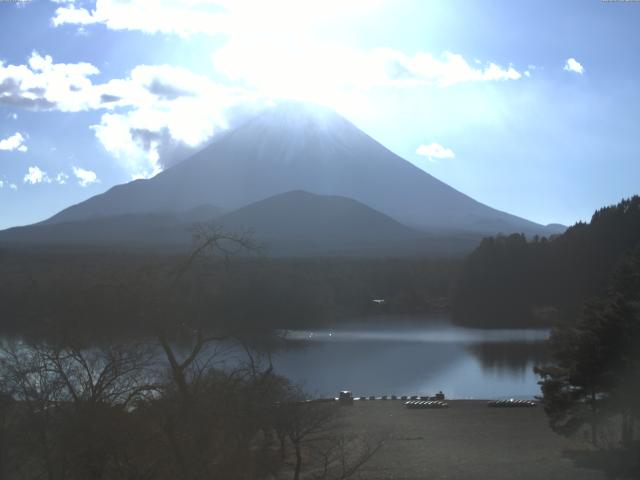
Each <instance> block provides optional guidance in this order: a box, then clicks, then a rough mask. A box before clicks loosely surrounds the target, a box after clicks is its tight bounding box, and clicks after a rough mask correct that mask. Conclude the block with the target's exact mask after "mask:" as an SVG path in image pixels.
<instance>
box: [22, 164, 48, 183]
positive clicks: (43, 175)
mask: <svg viewBox="0 0 640 480" xmlns="http://www.w3.org/2000/svg"><path fill="white" fill-rule="evenodd" d="M23 182H24V183H30V184H31V185H35V184H36V183H51V179H50V178H49V176H48V175H47V172H44V171H42V170H40V168H39V167H29V171H28V172H27V173H26V175H25V176H24V179H23Z"/></svg>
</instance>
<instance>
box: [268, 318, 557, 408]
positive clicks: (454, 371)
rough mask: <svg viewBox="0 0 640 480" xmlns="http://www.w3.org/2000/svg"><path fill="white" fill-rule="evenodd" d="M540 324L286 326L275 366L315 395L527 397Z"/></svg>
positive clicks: (543, 333) (540, 342)
mask: <svg viewBox="0 0 640 480" xmlns="http://www.w3.org/2000/svg"><path fill="white" fill-rule="evenodd" d="M548 334H549V332H548V331H547V330H478V329H466V328H462V327H456V326H452V325H450V324H447V323H444V322H439V323H436V324H433V323H431V324H428V323H424V321H423V322H422V323H420V324H416V323H415V322H411V323H409V322H402V323H399V322H394V323H393V326H392V327H389V322H388V320H387V321H386V322H385V323H384V324H383V325H382V326H380V325H377V326H376V325H371V324H370V323H368V324H367V325H363V326H360V327H354V326H351V327H348V328H346V327H344V328H336V329H331V330H328V329H327V330H318V331H295V332H287V336H288V338H289V342H288V343H289V347H290V348H288V349H287V350H286V351H284V352H281V353H279V354H278V355H276V357H275V358H274V364H275V367H276V369H277V370H278V371H279V372H280V373H282V374H284V375H286V376H288V377H290V378H291V379H293V380H294V381H297V382H301V383H303V384H304V385H305V386H306V388H307V390H309V391H311V392H313V393H316V394H318V395H335V394H336V392H337V391H339V390H342V389H347V390H352V391H353V392H354V394H356V395H384V394H389V395H394V394H395V395H407V394H408V395H411V394H433V393H435V392H437V391H438V390H442V391H443V392H444V393H445V394H446V395H447V396H448V397H449V398H487V399H489V398H498V397H514V398H530V397H532V396H534V395H537V394H538V393H539V388H538V385H537V378H536V376H535V375H534V373H533V366H534V365H535V364H536V363H539V362H541V361H543V360H544V358H545V357H544V351H545V348H544V346H545V343H544V340H545V339H546V338H547V337H548Z"/></svg>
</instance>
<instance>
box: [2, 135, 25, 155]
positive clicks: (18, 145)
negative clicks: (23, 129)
mask: <svg viewBox="0 0 640 480" xmlns="http://www.w3.org/2000/svg"><path fill="white" fill-rule="evenodd" d="M24 140H25V138H24V137H23V136H22V134H21V133H20V132H16V133H14V134H13V135H11V136H10V137H7V138H4V139H1V140H0V150H5V151H9V152H11V151H14V150H17V151H18V152H26V151H27V150H28V148H27V146H26V145H25V144H24Z"/></svg>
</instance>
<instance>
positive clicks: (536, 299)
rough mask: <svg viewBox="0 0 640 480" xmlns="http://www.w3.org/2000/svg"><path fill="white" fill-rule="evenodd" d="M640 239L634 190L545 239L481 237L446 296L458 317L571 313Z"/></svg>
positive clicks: (512, 320) (555, 317)
mask: <svg viewBox="0 0 640 480" xmlns="http://www.w3.org/2000/svg"><path fill="white" fill-rule="evenodd" d="M638 245H640V196H634V197H632V198H630V199H627V200H623V201H621V202H620V203H618V204H617V205H613V206H609V207H605V208H602V209H600V210H598V211H596V212H595V213H594V215H593V217H592V218H591V222H590V223H577V224H576V225H574V226H573V227H570V228H569V229H568V230H567V231H566V232H565V233H564V234H562V235H558V236H556V237H552V238H551V239H547V238H544V237H543V238H539V237H534V238H533V239H532V240H530V241H528V240H527V239H526V238H525V237H524V236H523V235H519V234H514V235H510V236H498V237H489V238H485V239H484V240H483V241H482V242H481V244H480V246H479V247H478V248H477V249H476V250H475V251H474V252H473V253H472V254H471V255H469V256H468V257H467V259H466V260H465V262H464V264H463V266H462V269H461V272H460V274H459V278H458V280H457V286H456V289H455V295H454V298H453V310H454V318H455V320H456V322H457V323H461V324H466V325H477V326H506V325H514V324H515V325H540V326H548V325H553V324H555V323H557V322H558V321H564V320H570V319H572V318H575V317H577V316H578V313H579V309H580V308H581V305H582V304H583V302H585V301H586V300H587V299H590V298H592V297H595V296H598V295H601V294H602V293H603V292H604V291H605V289H606V288H607V286H608V284H609V282H610V277H611V275H612V273H613V272H614V271H615V269H616V267H617V265H618V263H619V262H621V261H622V259H623V258H624V256H625V255H626V254H628V252H630V251H631V250H632V249H634V247H635V248H637V246H638Z"/></svg>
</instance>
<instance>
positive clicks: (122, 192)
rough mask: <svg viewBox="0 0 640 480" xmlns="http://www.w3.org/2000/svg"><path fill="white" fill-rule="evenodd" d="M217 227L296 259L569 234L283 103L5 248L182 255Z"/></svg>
mask: <svg viewBox="0 0 640 480" xmlns="http://www.w3.org/2000/svg"><path fill="white" fill-rule="evenodd" d="M223 213H224V214H225V215H223ZM211 220H215V221H216V223H219V224H220V225H222V226H225V227H227V226H228V227H229V228H232V227H233V228H240V229H244V230H251V231H253V232H254V233H255V235H256V237H257V238H256V240H258V241H261V242H263V243H265V244H268V246H269V247H270V253H272V254H275V255H293V256H299V255H308V254H311V255H316V254H321V255H335V254H337V255H342V254H347V255H380V254H384V255H394V254H400V255H407V254H426V255H430V254H443V255H460V254H462V253H466V252H469V251H471V249H472V248H473V247H474V246H475V245H477V242H479V241H480V239H481V238H482V237H483V236H486V235H495V234H498V233H503V234H510V233H513V232H522V233H525V234H527V235H533V234H540V235H547V234H550V233H556V232H557V231H561V230H562V226H547V227H545V226H542V225H538V224H536V223H533V222H530V221H528V220H525V219H522V218H519V217H516V216H514V215H510V214H508V213H505V212H501V211H498V210H495V209H493V208H490V207H488V206H486V205H483V204H481V203H479V202H477V201H475V200H473V199H472V198H470V197H468V196H466V195H464V194H463V193H461V192H459V191H457V190H455V189H453V188H451V187H450V186H448V185H446V184H444V183H443V182H441V181H439V180H437V179H435V178H434V177H432V176H431V175H429V174H427V173H426V172H424V171H423V170H421V169H419V168H417V167H415V166H414V165H412V164H411V163H409V162H408V161H406V160H404V159H402V158H400V157H399V156H397V155H395V154H394V153H392V152H391V151H390V150H388V149H387V148H385V147H384V146H382V145H381V144H380V143H378V142H376V141H375V140H374V139H372V138H371V137H369V136H368V135H366V134H365V133H364V132H362V131H361V130H359V129H358V128H356V127H355V126H354V125H353V124H351V123H350V122H349V121H348V120H346V119H345V118H343V117H341V116H340V115H338V114H337V113H335V112H333V111H331V110H328V109H325V108H322V107H318V106H310V105H306V104H299V103H293V102H290V103H287V102H285V103H281V104H278V105H277V106H274V107H269V108H267V109H266V110H264V111H263V112H261V113H259V114H258V115H256V116H254V117H252V118H250V119H248V120H247V121H245V122H244V123H241V124H240V125H238V126H236V127H234V128H232V129H229V130H227V131H226V132H223V133H222V134H219V135H218V136H216V137H214V139H213V140H212V142H211V143H210V144H209V145H207V146H206V147H205V148H203V149H202V150H201V151H200V152H198V153H197V154H195V155H193V156H192V157H190V158H187V159H185V160H184V161H182V162H181V163H179V164H177V165H175V166H173V167H171V168H168V169H167V170H165V171H163V172H161V173H160V174H158V175H156V176H155V177H153V178H150V179H145V180H136V181H132V182H130V183H127V184H123V185H118V186H115V187H113V188H111V189H110V190H108V191H107V192H105V193H103V194H101V195H96V196H94V197H92V198H89V199H88V200H86V201H84V202H82V203H79V204H77V205H73V206H71V207H69V208H67V209H65V210H63V211H61V212H59V213H58V214H56V215H54V216H53V217H51V218H50V219H48V220H45V221H44V222H41V223H40V224H36V225H32V226H28V227H22V228H17V229H9V230H7V231H4V232H0V243H4V244H7V243H14V244H15V243H19V244H33V243H36V244H44V243H51V244H59V245H65V244H70V245H76V246H77V245H117V246H119V247H122V246H127V247H131V246H133V247H136V246H138V247H143V248H147V247H149V246H155V247H162V248H175V247H182V248H184V246H185V244H188V242H189V239H190V234H189V227H190V225H191V224H192V223H193V222H194V221H198V222H200V221H211Z"/></svg>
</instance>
